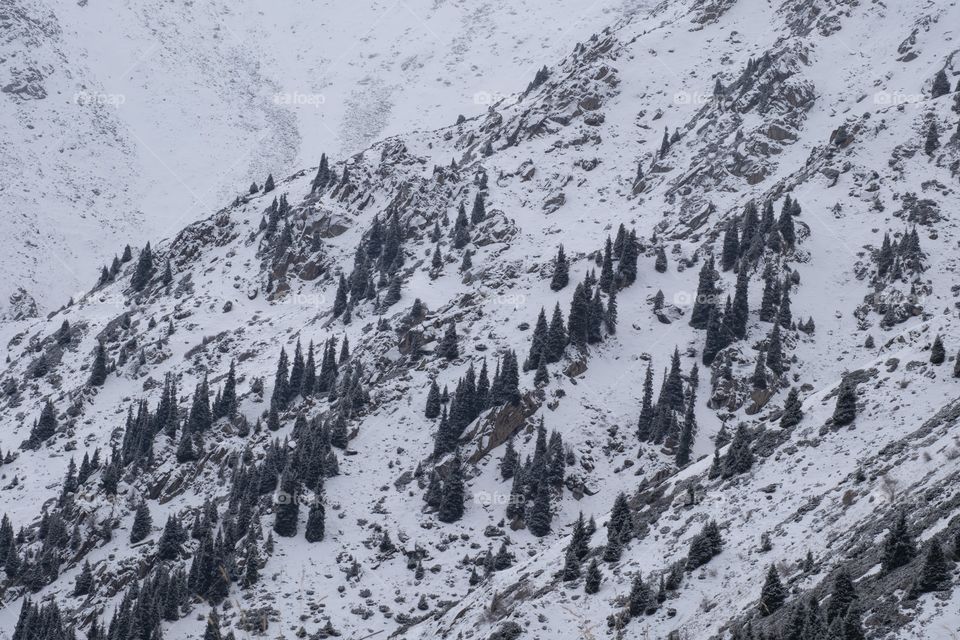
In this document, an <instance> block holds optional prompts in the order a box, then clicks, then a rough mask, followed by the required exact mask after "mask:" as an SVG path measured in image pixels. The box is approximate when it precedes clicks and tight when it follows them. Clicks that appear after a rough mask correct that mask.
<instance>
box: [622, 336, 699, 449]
mask: <svg viewBox="0 0 960 640" xmlns="http://www.w3.org/2000/svg"><path fill="white" fill-rule="evenodd" d="M698 385H699V373H698V369H697V365H696V364H694V365H693V368H692V369H691V370H690V374H689V375H688V376H687V387H686V391H685V390H684V378H683V375H682V374H681V372H680V351H679V350H678V349H674V351H673V356H672V358H671V361H670V369H669V370H668V371H664V375H663V381H662V382H661V385H660V392H659V395H658V397H657V402H656V403H654V402H653V367H652V365H648V366H647V372H646V375H645V376H644V380H643V396H642V399H641V404H640V416H639V418H637V438H638V439H639V440H640V442H649V443H651V444H657V445H663V446H664V448H665V449H666V450H668V451H670V452H672V453H673V454H674V457H675V460H676V462H677V464H678V465H679V466H681V467H682V466H686V465H687V463H689V462H690V456H691V452H692V449H693V444H694V441H695V439H696V436H697V419H696V393H697V386H698Z"/></svg>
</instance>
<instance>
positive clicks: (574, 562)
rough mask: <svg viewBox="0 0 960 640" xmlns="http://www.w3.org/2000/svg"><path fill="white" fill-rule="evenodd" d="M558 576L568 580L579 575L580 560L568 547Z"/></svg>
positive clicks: (574, 578)
mask: <svg viewBox="0 0 960 640" xmlns="http://www.w3.org/2000/svg"><path fill="white" fill-rule="evenodd" d="M560 576H561V579H562V580H563V581H564V582H570V581H572V580H576V579H577V578H579V577H580V560H579V559H577V556H576V555H574V554H573V553H571V552H570V550H569V549H568V550H567V552H566V554H564V559H563V569H562V570H561V572H560Z"/></svg>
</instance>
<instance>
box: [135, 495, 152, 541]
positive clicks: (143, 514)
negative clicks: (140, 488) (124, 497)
mask: <svg viewBox="0 0 960 640" xmlns="http://www.w3.org/2000/svg"><path fill="white" fill-rule="evenodd" d="M152 525H153V519H152V518H151V517H150V508H149V507H148V506H147V503H146V502H144V501H142V500H141V501H140V504H138V505H137V508H136V511H135V512H134V516H133V526H131V527H130V542H132V543H134V544H136V543H137V542H140V541H141V540H144V539H146V537H147V536H148V535H150V529H151V527H152Z"/></svg>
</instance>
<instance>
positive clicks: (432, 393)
mask: <svg viewBox="0 0 960 640" xmlns="http://www.w3.org/2000/svg"><path fill="white" fill-rule="evenodd" d="M424 415H425V416H426V417H427V418H428V419H430V420H433V419H434V418H436V417H438V416H439V415H440V387H439V386H437V380H436V378H434V379H433V380H431V381H430V390H429V391H428V392H427V406H426V409H425V410H424Z"/></svg>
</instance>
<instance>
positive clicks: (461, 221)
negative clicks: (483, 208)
mask: <svg viewBox="0 0 960 640" xmlns="http://www.w3.org/2000/svg"><path fill="white" fill-rule="evenodd" d="M452 236H453V247H454V248H455V249H463V248H464V247H465V246H467V244H469V243H470V223H469V222H468V221H467V211H466V209H464V206H463V203H461V204H460V208H459V210H458V211H457V220H456V222H454V224H453V233H452Z"/></svg>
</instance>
